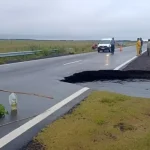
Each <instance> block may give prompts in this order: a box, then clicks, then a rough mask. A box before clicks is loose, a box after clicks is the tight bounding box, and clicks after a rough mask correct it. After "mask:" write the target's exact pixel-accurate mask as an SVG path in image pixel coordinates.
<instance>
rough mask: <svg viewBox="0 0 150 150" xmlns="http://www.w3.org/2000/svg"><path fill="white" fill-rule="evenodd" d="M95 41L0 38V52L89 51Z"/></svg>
mask: <svg viewBox="0 0 150 150" xmlns="http://www.w3.org/2000/svg"><path fill="white" fill-rule="evenodd" d="M95 42H96V41H38V40H0V53H1V52H11V51H26V50H46V49H48V50H50V49H59V50H60V49H61V50H62V49H66V48H73V49H74V50H75V51H85V50H86V51H91V47H92V44H94V43H95Z"/></svg>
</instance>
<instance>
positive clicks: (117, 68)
mask: <svg viewBox="0 0 150 150" xmlns="http://www.w3.org/2000/svg"><path fill="white" fill-rule="evenodd" d="M145 52H146V50H145V51H143V52H142V54H143V53H145ZM137 57H138V56H134V57H132V58H131V59H129V60H127V61H126V62H124V63H123V64H121V65H119V66H118V67H116V68H115V69H114V70H119V69H120V68H122V67H123V66H125V65H126V64H128V63H130V62H131V61H133V60H134V59H136V58H137Z"/></svg>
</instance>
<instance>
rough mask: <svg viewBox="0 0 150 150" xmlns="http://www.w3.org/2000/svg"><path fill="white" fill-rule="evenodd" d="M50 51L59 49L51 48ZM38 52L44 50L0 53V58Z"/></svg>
mask: <svg viewBox="0 0 150 150" xmlns="http://www.w3.org/2000/svg"><path fill="white" fill-rule="evenodd" d="M49 51H51V52H52V53H54V52H57V51H58V49H54V50H49ZM38 52H42V50H34V51H21V52H9V53H0V58H2V57H14V56H24V55H33V54H35V53H38Z"/></svg>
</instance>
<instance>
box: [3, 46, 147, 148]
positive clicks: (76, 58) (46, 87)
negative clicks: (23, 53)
mask: <svg viewBox="0 0 150 150" xmlns="http://www.w3.org/2000/svg"><path fill="white" fill-rule="evenodd" d="M144 49H145V47H144V48H143V50H144ZM135 55H136V50H135V46H130V47H126V48H123V51H122V52H120V51H119V49H117V50H116V51H115V55H113V56H111V55H110V56H108V57H107V56H106V53H97V52H92V53H86V54H78V55H71V56H63V57H56V58H49V59H42V60H34V61H28V62H22V63H14V64H6V65H1V66H0V90H9V91H14V92H15V91H18V92H26V93H35V94H41V95H45V96H52V97H53V99H46V98H41V97H36V96H29V95H21V94H19V95H18V113H17V114H11V115H8V116H7V117H6V118H5V119H1V120H0V138H2V137H4V136H5V135H7V134H9V133H10V132H11V131H13V130H14V129H17V128H18V127H19V126H21V125H23V124H24V123H26V122H28V121H29V120H30V119H32V118H34V117H35V116H36V115H39V114H41V113H43V112H44V111H45V110H47V109H49V108H51V107H52V106H54V105H56V104H57V103H59V102H61V101H62V100H63V99H65V98H67V97H68V96H70V95H72V94H74V93H75V92H77V91H79V90H81V89H83V87H82V86H81V85H73V84H69V83H64V82H60V80H61V79H63V78H64V77H66V76H69V75H72V74H74V73H78V72H82V71H88V70H101V69H115V68H116V67H118V66H119V65H121V64H123V63H124V62H126V61H128V60H129V59H131V58H133V57H134V56H135ZM9 94H10V93H5V92H0V104H3V105H4V106H5V107H6V109H7V110H8V111H9V112H10V106H9V103H8V96H9ZM69 107H72V105H71V106H68V107H67V108H66V109H70V108H69ZM56 113H57V112H55V114H56ZM59 113H60V115H61V112H59ZM16 120H17V121H16ZM14 121H16V122H14ZM50 121H51V120H49V122H50ZM43 124H44V122H43ZM43 124H42V125H43ZM42 125H41V126H42ZM39 129H40V128H39ZM29 134H30V133H29ZM29 134H28V135H29ZM14 135H16V134H15V133H14ZM9 137H10V136H8V137H7V139H8V143H7V142H6V144H2V139H0V148H3V149H8V148H9V147H7V146H8V145H9V144H10V145H9V146H10V147H11V146H12V144H13V146H15V145H14V143H13V142H16V141H15V140H12V141H11V140H9ZM16 137H17V138H18V137H19V136H17V135H16ZM12 139H14V138H12ZM25 139H29V137H28V136H27V135H25V136H24V137H23V140H21V138H18V139H17V140H18V141H19V142H17V143H19V144H18V147H17V145H16V146H15V147H14V149H17V148H19V146H21V145H22V143H23V142H24V143H25ZM9 142H10V143H9ZM3 146H4V147H3Z"/></svg>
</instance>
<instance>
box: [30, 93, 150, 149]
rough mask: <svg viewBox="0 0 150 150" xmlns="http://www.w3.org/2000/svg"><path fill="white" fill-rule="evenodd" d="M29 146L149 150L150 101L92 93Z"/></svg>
mask: <svg viewBox="0 0 150 150" xmlns="http://www.w3.org/2000/svg"><path fill="white" fill-rule="evenodd" d="M33 143H34V144H31V145H29V147H28V150H31V149H35V148H36V146H37V145H38V149H39V150H42V149H46V150H150V99H145V98H135V97H128V96H124V95H120V94H115V93H110V92H93V93H92V94H91V95H90V96H89V97H88V98H87V99H86V100H85V101H83V102H81V104H80V105H79V106H78V107H77V108H75V109H74V110H72V112H71V113H70V114H67V115H65V116H64V117H62V118H60V119H58V120H57V121H55V122H54V123H52V124H51V125H49V126H48V127H47V128H45V129H43V130H42V131H41V132H40V133H39V134H38V135H37V137H35V138H34V142H33ZM42 145H43V147H42Z"/></svg>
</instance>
